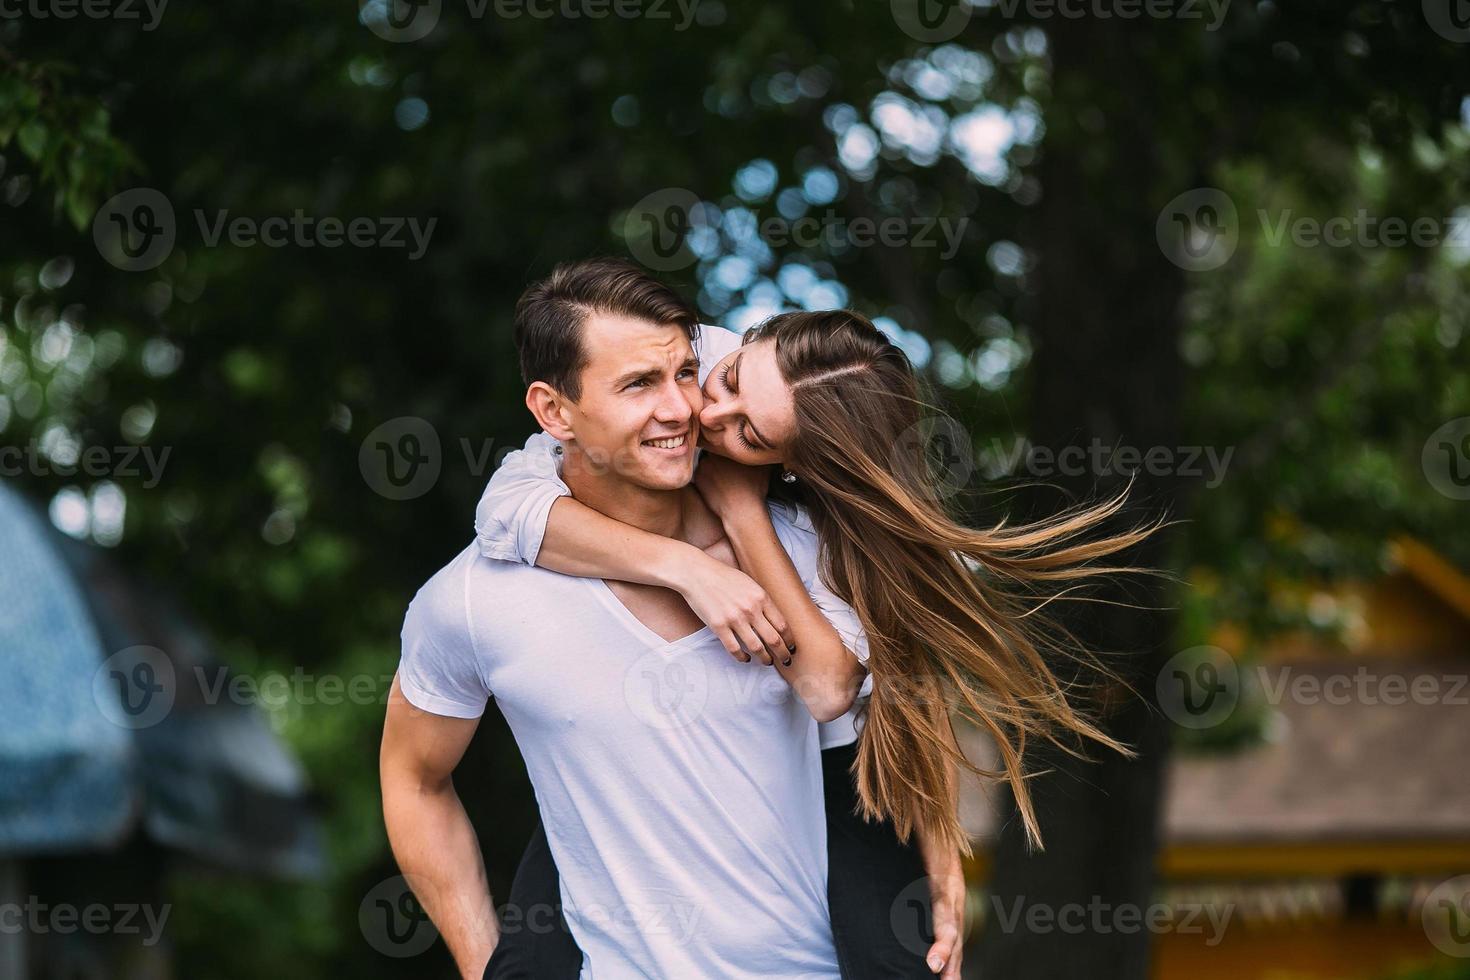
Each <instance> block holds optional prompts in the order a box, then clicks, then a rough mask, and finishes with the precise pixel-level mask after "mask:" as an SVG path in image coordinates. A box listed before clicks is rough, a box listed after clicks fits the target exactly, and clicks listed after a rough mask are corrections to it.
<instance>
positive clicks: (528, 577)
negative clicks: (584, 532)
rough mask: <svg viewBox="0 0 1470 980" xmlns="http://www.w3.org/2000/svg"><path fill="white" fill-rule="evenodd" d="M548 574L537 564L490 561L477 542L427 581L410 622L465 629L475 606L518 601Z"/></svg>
mask: <svg viewBox="0 0 1470 980" xmlns="http://www.w3.org/2000/svg"><path fill="white" fill-rule="evenodd" d="M545 574H553V575H554V574H555V573H554V572H553V573H548V572H545V571H544V570H543V569H540V568H536V567H535V566H533V565H525V564H522V563H520V562H513V561H500V560H497V559H494V558H486V557H485V556H484V555H482V554H481V553H480V549H479V545H478V543H477V542H471V543H470V544H468V545H466V546H465V548H464V549H463V550H462V551H460V552H459V554H457V555H455V556H454V557H453V558H452V559H450V560H449V563H448V564H446V565H445V566H444V567H443V568H440V569H439V570H438V571H437V572H435V573H434V574H433V575H431V576H429V580H428V581H427V582H425V583H424V584H423V585H422V586H421V587H420V588H419V590H418V592H417V593H416V594H415V595H414V597H413V602H412V603H411V604H410V606H409V614H410V619H413V618H418V620H419V621H420V623H421V624H423V625H426V626H431V627H437V628H452V627H454V626H456V625H459V626H462V625H464V624H465V623H467V621H468V618H469V617H468V610H469V607H470V604H471V603H473V604H474V605H475V606H476V608H477V609H482V608H484V607H485V606H486V605H487V604H489V605H492V606H493V605H496V604H500V603H504V602H512V601H516V597H517V595H518V594H521V593H523V592H525V591H528V590H530V589H533V588H534V587H535V585H534V582H535V580H536V579H537V577H538V576H539V575H545Z"/></svg>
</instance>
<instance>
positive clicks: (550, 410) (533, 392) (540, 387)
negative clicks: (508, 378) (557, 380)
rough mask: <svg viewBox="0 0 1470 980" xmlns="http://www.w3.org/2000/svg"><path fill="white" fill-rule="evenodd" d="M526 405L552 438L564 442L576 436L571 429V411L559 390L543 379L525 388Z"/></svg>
mask: <svg viewBox="0 0 1470 980" xmlns="http://www.w3.org/2000/svg"><path fill="white" fill-rule="evenodd" d="M526 407H527V408H528V409H530V410H531V414H532V415H533V416H535V418H536V423H537V424H538V425H540V426H541V428H543V429H545V430H546V434H547V435H549V436H551V438H553V439H557V440H559V441H561V442H566V441H568V440H569V439H573V438H575V437H576V433H574V432H573V431H572V418H571V412H569V411H568V410H567V407H568V402H567V400H566V398H564V397H563V396H562V394H561V392H559V391H557V390H556V389H555V388H553V387H551V385H549V384H547V383H546V382H544V381H536V382H533V383H532V384H531V387H529V388H527V389H526Z"/></svg>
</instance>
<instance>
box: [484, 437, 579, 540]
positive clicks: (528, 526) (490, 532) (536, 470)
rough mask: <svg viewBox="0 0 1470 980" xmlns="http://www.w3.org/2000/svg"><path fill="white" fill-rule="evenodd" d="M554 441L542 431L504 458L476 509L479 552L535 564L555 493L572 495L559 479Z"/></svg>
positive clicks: (556, 495)
mask: <svg viewBox="0 0 1470 980" xmlns="http://www.w3.org/2000/svg"><path fill="white" fill-rule="evenodd" d="M559 448H560V445H559V443H557V441H556V440H555V439H553V438H552V437H551V436H549V435H547V434H546V433H545V432H538V433H536V434H535V435H533V436H531V438H529V439H527V440H526V445H525V448H524V449H517V450H515V451H514V452H512V453H510V454H509V455H507V456H506V457H505V460H504V461H503V462H502V463H501V464H500V466H498V467H496V470H495V473H494V474H493V475H492V476H491V477H490V482H489V484H488V485H486V487H485V492H484V494H482V495H481V496H480V503H479V504H478V505H477V506H476V507H475V540H476V541H477V542H478V543H479V548H480V554H482V555H484V556H485V557H486V558H494V559H496V560H498V561H514V562H523V563H525V564H527V565H534V564H536V556H537V555H538V554H540V553H541V540H542V539H543V538H544V537H545V536H546V519H547V518H548V517H549V516H550V514H551V505H552V504H554V503H556V498H557V497H565V496H569V495H570V494H571V492H572V491H571V489H570V488H569V487H567V485H566V484H565V483H563V482H562V478H561V456H560V455H559V454H558V453H557V450H558V449H559Z"/></svg>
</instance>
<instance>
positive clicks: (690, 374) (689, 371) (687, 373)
mask: <svg viewBox="0 0 1470 980" xmlns="http://www.w3.org/2000/svg"><path fill="white" fill-rule="evenodd" d="M679 377H681V378H698V377H699V372H698V371H696V370H694V368H685V369H684V370H682V371H680V372H679Z"/></svg>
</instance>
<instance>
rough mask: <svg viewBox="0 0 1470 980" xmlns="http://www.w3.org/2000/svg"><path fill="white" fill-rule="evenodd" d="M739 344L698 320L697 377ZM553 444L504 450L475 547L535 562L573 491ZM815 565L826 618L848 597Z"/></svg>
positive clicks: (855, 709) (839, 729) (843, 738)
mask: <svg viewBox="0 0 1470 980" xmlns="http://www.w3.org/2000/svg"><path fill="white" fill-rule="evenodd" d="M740 344H741V335H740V334H738V333H735V332H733V331H730V330H726V329H725V328H723V327H716V326H710V325H708V324H705V325H703V326H701V327H700V330H699V339H698V340H697V341H695V344H694V353H695V354H696V355H697V356H698V357H699V383H700V384H701V385H703V384H704V382H705V379H706V378H708V377H709V373H710V370H711V369H712V368H713V367H714V366H715V365H716V364H718V363H719V362H720V360H721V359H722V358H723V357H725V355H727V354H729V353H730V352H731V351H733V350H735V348H737V347H739V346H740ZM556 449H557V441H556V440H555V439H553V438H552V437H551V436H549V435H547V434H546V433H544V432H538V433H536V434H535V435H533V436H531V437H530V438H529V439H527V440H526V445H525V448H524V449H518V450H515V451H514V452H511V453H507V454H506V457H505V459H504V460H503V461H502V462H501V464H500V466H499V467H498V468H497V469H496V470H495V472H494V473H493V474H492V475H491V477H490V482H489V484H488V485H487V486H486V487H485V492H484V494H483V495H481V497H480V503H479V505H478V506H477V507H476V508H475V537H476V540H477V541H478V543H479V548H480V553H481V554H482V555H484V556H485V557H486V558H494V559H498V560H500V561H511V562H523V563H525V564H527V565H534V564H536V556H537V555H538V554H540V552H541V541H542V539H543V537H544V536H545V534H546V520H547V518H548V517H549V516H550V514H551V505H552V504H554V503H556V498H557V497H563V496H569V495H570V494H571V492H572V491H571V488H569V487H568V486H567V485H566V484H565V483H563V482H562V478H561V459H562V457H561V456H560V455H558V454H557V453H556ZM701 452H703V450H701ZM794 521H795V522H796V524H797V525H798V526H800V527H801V528H802V529H803V530H806V531H809V532H813V534H814V533H815V532H814V529H813V528H812V525H811V519H810V518H809V517H808V516H807V515H806V514H805V513H804V512H798V513H797V514H796V516H795V517H794ZM813 540H815V538H813ZM815 565H816V562H815V560H814V561H813V570H812V574H811V575H808V574H806V572H805V571H804V570H803V569H802V568H801V566H800V565H798V566H797V570H798V571H799V572H802V579H803V580H805V581H806V584H807V590H808V591H809V592H810V593H811V595H812V599H813V601H815V602H816V604H817V606H818V607H819V608H820V609H821V610H822V612H824V613H826V614H827V618H828V619H829V620H831V619H833V615H832V612H833V611H834V610H835V611H837V612H838V614H839V616H840V615H841V610H844V609H846V610H848V612H849V613H850V612H851V610H850V608H849V607H848V605H847V603H846V602H844V601H843V600H841V599H839V598H838V597H837V596H836V595H835V594H833V593H832V591H831V590H830V589H829V588H827V585H826V583H824V582H823V581H822V580H821V576H819V575H817V574H816V571H815ZM857 636H858V638H859V642H861V643H862V644H863V648H862V649H861V650H859V649H857V647H856V646H855V645H854V644H852V643H849V644H848V645H849V647H851V648H852V649H853V650H854V652H856V653H857V654H858V655H859V657H860V658H861V659H863V660H866V659H867V655H868V651H867V646H866V644H867V637H866V634H865V633H863V632H862V630H861V629H860V628H859V630H858V631H857ZM872 690H873V680H872V678H871V677H869V678H867V679H865V680H864V681H863V687H862V690H861V691H860V692H859V694H858V698H859V700H858V702H857V703H855V704H854V705H853V706H852V709H851V710H849V711H848V712H847V714H845V715H843V716H842V717H840V718H836V719H834V720H832V721H830V722H827V723H826V724H824V725H822V726H820V729H819V731H820V733H821V747H822V748H824V749H830V748H832V747H833V746H837V745H851V744H852V743H853V742H856V741H857V737H858V731H859V727H860V721H859V717H858V716H859V713H860V712H861V709H862V699H863V698H865V697H867V695H869V694H871V693H872Z"/></svg>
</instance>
